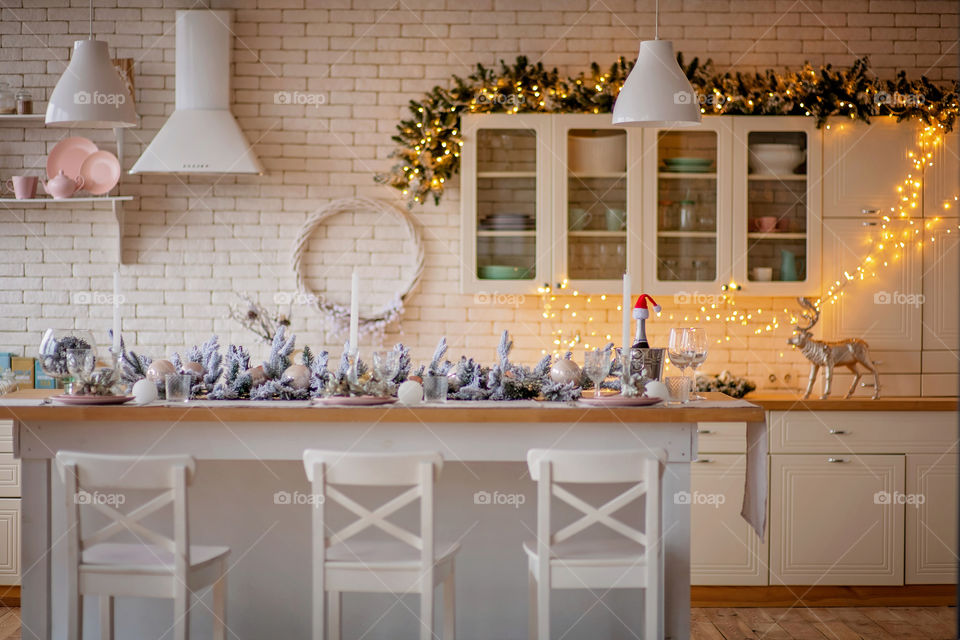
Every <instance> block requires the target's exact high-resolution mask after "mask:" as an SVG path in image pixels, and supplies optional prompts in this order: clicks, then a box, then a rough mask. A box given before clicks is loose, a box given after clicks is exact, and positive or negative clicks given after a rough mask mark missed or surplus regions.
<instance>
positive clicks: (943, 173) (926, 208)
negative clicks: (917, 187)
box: [923, 128, 960, 218]
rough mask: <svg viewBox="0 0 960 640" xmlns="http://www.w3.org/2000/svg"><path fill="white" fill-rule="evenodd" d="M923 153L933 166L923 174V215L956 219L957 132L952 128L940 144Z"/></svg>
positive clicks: (959, 160) (959, 132) (959, 140)
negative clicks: (954, 217)
mask: <svg viewBox="0 0 960 640" xmlns="http://www.w3.org/2000/svg"><path fill="white" fill-rule="evenodd" d="M924 151H925V152H927V153H930V154H932V157H931V158H930V161H931V162H933V166H932V167H925V168H924V171H923V215H924V217H926V218H935V217H938V216H956V215H957V208H958V207H960V202H957V200H956V198H957V196H958V195H960V130H957V129H956V128H955V129H954V130H953V131H952V132H950V133H948V134H947V135H945V136H944V137H943V142H942V144H939V145H935V146H932V147H928V148H927V149H925V150H924ZM944 204H946V205H948V206H946V207H944Z"/></svg>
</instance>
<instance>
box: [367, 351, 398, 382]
mask: <svg viewBox="0 0 960 640" xmlns="http://www.w3.org/2000/svg"><path fill="white" fill-rule="evenodd" d="M399 372H400V354H399V353H397V352H396V351H394V350H390V351H374V352H373V373H374V375H375V376H376V378H377V380H380V381H382V382H391V381H393V379H394V378H396V377H397V374H398V373H399Z"/></svg>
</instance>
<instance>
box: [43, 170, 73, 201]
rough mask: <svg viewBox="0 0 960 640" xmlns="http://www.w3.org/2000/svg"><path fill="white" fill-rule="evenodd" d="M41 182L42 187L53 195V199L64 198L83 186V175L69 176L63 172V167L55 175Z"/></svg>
mask: <svg viewBox="0 0 960 640" xmlns="http://www.w3.org/2000/svg"><path fill="white" fill-rule="evenodd" d="M41 184H43V189H44V190H45V191H46V192H47V193H49V194H50V195H51V196H53V199H54V200H63V199H64V198H69V197H70V196H72V195H73V194H74V193H76V192H77V191H78V190H79V189H82V188H83V176H77V177H76V178H71V177H70V176H68V175H66V174H64V173H63V169H61V170H60V173H58V174H57V175H56V176H55V177H53V178H50V179H49V180H47V181H46V182H43V183H41Z"/></svg>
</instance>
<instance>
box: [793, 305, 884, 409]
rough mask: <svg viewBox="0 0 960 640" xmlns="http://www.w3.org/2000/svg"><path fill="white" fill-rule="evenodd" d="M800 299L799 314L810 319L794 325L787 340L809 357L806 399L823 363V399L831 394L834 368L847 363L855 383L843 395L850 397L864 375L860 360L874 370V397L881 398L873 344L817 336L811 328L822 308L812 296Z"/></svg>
mask: <svg viewBox="0 0 960 640" xmlns="http://www.w3.org/2000/svg"><path fill="white" fill-rule="evenodd" d="M797 301H798V302H799V303H800V306H802V307H803V308H804V311H802V312H801V314H800V317H801V318H805V319H807V320H808V321H809V322H808V323H807V324H806V325H801V324H796V325H794V328H795V329H796V331H795V332H794V334H793V336H791V337H790V339H789V340H787V343H788V344H792V345H793V346H795V347H797V348H798V349H800V352H801V353H802V354H803V355H804V357H805V358H806V359H807V360H809V361H810V380H809V381H808V382H807V392H806V393H804V394H803V399H804V400H806V399H807V398H809V397H810V392H811V391H813V383H814V382H816V380H817V372H819V371H820V367H823V368H824V369H825V372H824V376H825V377H826V384H824V387H823V395H822V396H820V399H821V400H824V399H826V398H828V397H829V396H830V391H831V387H832V386H833V368H834V367H835V366H837V365H839V366H842V367H846V368H847V369H850V371H851V372H852V373H853V384H851V385H850V389H849V391H847V395H845V396H844V398H849V397H850V396H852V395H853V392H854V391H856V390H857V384H858V383H859V382H860V378H861V377H862V376H863V373H862V372H861V371H859V370H858V369H857V364H862V365H863V366H864V367H866V368H867V370H868V371H872V372H873V385H874V386H873V399H874V400H876V399H877V398H879V397H880V374H879V372H877V365H876V363H874V362H873V360H872V359H871V358H870V346H869V345H868V344H867V343H866V342H865V341H863V340H859V339H857V338H849V339H847V340H835V341H831V342H827V341H824V340H814V339H813V334H811V333H810V329H811V328H813V325H815V324H817V321H818V320H820V310H819V309H817V307H816V305H814V304H813V303H812V302H810V299H809V298H797ZM808 311H809V312H812V313H813V315H812V316H811V315H809V314H808V313H807V312H808Z"/></svg>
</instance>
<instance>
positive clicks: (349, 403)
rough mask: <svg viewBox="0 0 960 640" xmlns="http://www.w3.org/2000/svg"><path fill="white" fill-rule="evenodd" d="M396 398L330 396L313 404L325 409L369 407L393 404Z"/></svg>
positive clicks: (318, 399)
mask: <svg viewBox="0 0 960 640" xmlns="http://www.w3.org/2000/svg"><path fill="white" fill-rule="evenodd" d="M396 401H397V399H396V398H378V397H376V396H349V397H348V396H330V397H328V398H317V399H316V400H314V401H313V402H314V404H318V405H322V406H326V407H371V406H374V405H378V404H393V403H394V402H396Z"/></svg>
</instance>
